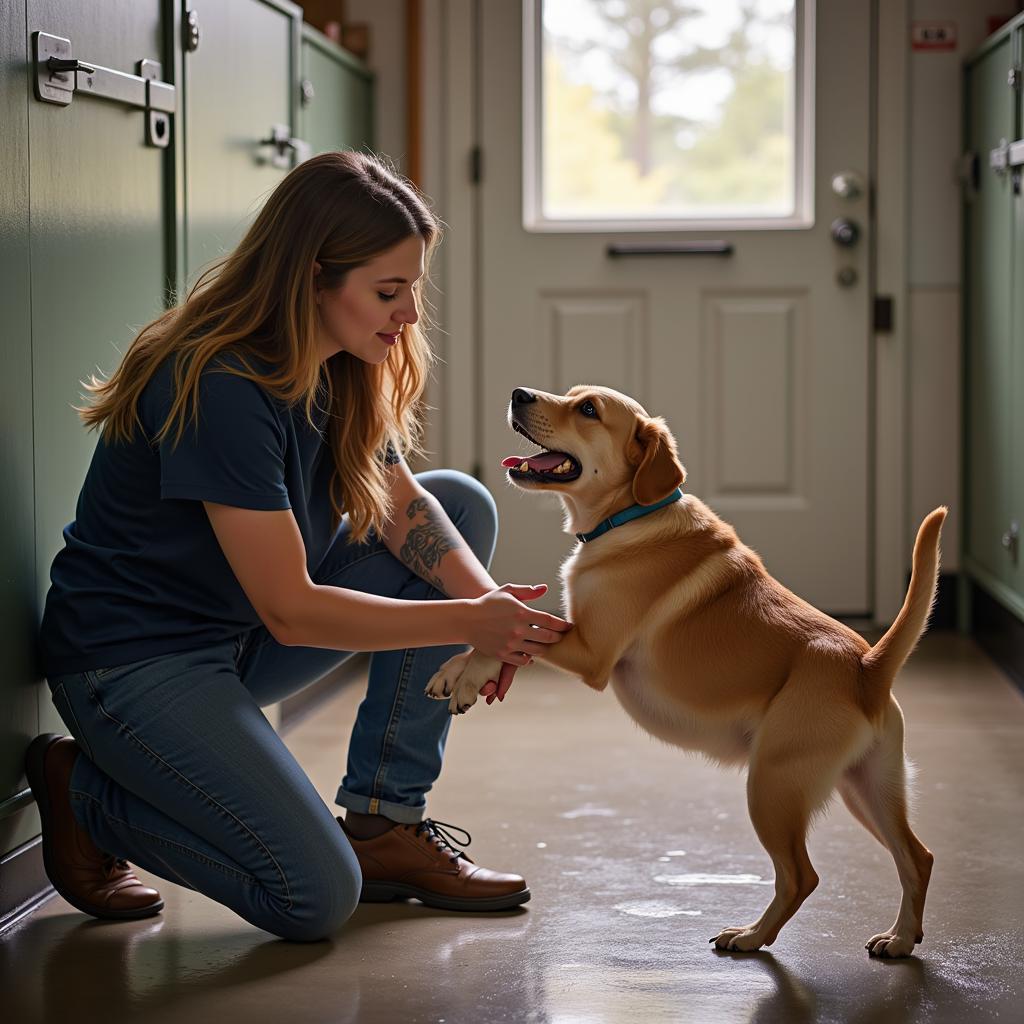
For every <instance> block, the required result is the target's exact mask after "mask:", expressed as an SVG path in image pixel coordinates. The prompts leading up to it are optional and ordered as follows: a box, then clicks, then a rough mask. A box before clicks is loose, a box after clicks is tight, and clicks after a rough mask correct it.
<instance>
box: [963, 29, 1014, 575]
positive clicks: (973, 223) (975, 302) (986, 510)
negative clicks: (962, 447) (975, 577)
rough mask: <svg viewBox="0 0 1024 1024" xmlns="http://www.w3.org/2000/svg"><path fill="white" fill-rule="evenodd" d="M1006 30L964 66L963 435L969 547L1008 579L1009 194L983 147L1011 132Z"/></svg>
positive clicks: (1010, 456)
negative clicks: (974, 167)
mask: <svg viewBox="0 0 1024 1024" xmlns="http://www.w3.org/2000/svg"><path fill="white" fill-rule="evenodd" d="M1011 63H1012V61H1011V43H1010V37H1009V36H1007V37H1006V38H1004V40H1003V41H1002V42H1001V43H1000V44H999V45H997V46H995V47H994V48H993V49H991V50H989V51H988V52H987V53H986V54H985V55H984V56H983V57H981V58H980V59H979V60H978V61H977V62H976V63H975V64H974V65H973V66H972V67H971V68H970V70H969V72H968V75H967V82H966V85H967V88H966V97H965V103H966V110H967V118H968V120H967V123H968V126H969V127H968V131H969V133H970V134H969V137H968V149H969V150H971V151H973V152H976V153H977V154H978V159H979V173H978V189H977V192H976V194H975V195H974V196H973V198H972V201H971V202H970V203H969V205H968V206H967V210H966V216H965V223H964V230H965V234H966V237H965V239H964V245H965V251H966V253H967V268H966V276H967V293H968V295H967V310H968V316H967V331H968V346H967V353H968V354H967V377H968V395H967V401H968V407H969V415H968V437H967V452H966V459H965V470H966V474H967V477H968V480H967V481H966V484H967V487H966V493H967V494H968V495H969V502H970V504H969V508H968V510H967V549H968V553H969V554H970V555H971V557H973V558H974V559H976V560H977V562H978V563H979V564H980V565H981V566H982V567H983V568H984V569H986V570H987V571H988V572H990V573H992V574H993V576H995V577H996V578H997V579H999V580H1001V581H1002V582H1004V583H1008V582H1010V565H1009V559H1008V557H1007V553H1006V550H1005V549H1004V548H1003V546H1002V535H1003V533H1004V532H1005V531H1006V529H1007V527H1008V525H1009V521H1010V512H1011V509H1010V486H1011V481H1010V477H1009V475H1008V473H1007V467H1008V466H1012V465H1019V463H1016V462H1013V461H1012V459H1013V452H1012V448H1011V433H1010V417H1011V390H1010V389H1011V330H1010V312H1011V308H1012V297H1011V294H1010V282H1011V266H1012V264H1011V259H1012V226H1013V213H1014V206H1013V203H1014V199H1013V194H1012V187H1011V182H1010V175H1009V174H997V173H996V171H995V170H994V169H993V168H992V167H990V166H989V152H990V151H991V150H993V149H995V148H996V147H997V146H999V145H1000V140H1007V141H1009V139H1010V138H1011V133H1012V127H1013V91H1012V90H1011V89H1009V88H1007V85H1006V76H1007V70H1008V69H1009V67H1010V66H1011Z"/></svg>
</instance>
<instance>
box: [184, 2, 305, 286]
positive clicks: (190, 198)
mask: <svg viewBox="0 0 1024 1024" xmlns="http://www.w3.org/2000/svg"><path fill="white" fill-rule="evenodd" d="M185 6H186V7H189V8H192V7H195V8H196V9H197V10H198V13H199V28H200V42H199V48H198V49H197V50H195V51H193V52H187V53H186V54H185V87H184V94H185V96H184V98H185V128H186V134H187V143H186V149H185V196H186V199H185V203H186V216H187V226H186V238H187V242H186V245H187V260H186V268H187V269H186V273H187V276H188V280H189V283H190V284H192V283H194V281H195V278H196V276H197V273H198V272H199V270H200V269H201V268H202V267H203V266H204V265H206V264H207V263H209V262H211V261H212V260H215V259H217V258H219V257H220V256H222V255H225V254H226V253H228V252H230V251H231V250H232V249H234V247H235V246H236V245H237V244H238V242H239V241H240V240H241V238H242V236H243V235H244V234H245V232H246V231H247V230H248V228H249V226H250V224H251V223H252V221H253V219H254V218H255V216H256V213H257V212H258V210H259V208H260V205H261V204H262V201H263V200H264V199H265V198H266V196H267V195H268V194H269V193H270V192H271V191H272V190H273V188H274V187H275V186H276V185H277V184H278V182H279V181H280V180H281V179H282V178H283V177H284V176H285V174H287V173H288V169H289V168H290V166H291V159H292V158H291V156H290V154H287V153H286V154H285V156H286V160H287V164H286V166H275V164H274V163H272V162H271V161H272V160H273V158H275V157H276V156H277V151H276V150H275V148H274V147H273V146H272V145H262V146H261V145H260V142H261V140H264V139H269V138H270V137H271V129H272V127H273V126H274V125H281V126H283V127H284V128H285V129H286V130H287V134H288V135H289V136H293V135H295V134H296V132H295V131H294V128H295V125H294V123H293V118H292V109H293V108H292V90H291V79H292V75H293V61H294V59H295V56H294V55H295V54H296V53H297V51H298V42H297V40H298V31H299V25H300V23H301V15H302V12H301V11H300V10H299V8H297V7H295V6H294V5H292V4H287V3H284V2H281V0H274V2H270V0H217V2H216V3H209V2H207V3H201V4H200V3H191V2H189V3H186V5H185Z"/></svg>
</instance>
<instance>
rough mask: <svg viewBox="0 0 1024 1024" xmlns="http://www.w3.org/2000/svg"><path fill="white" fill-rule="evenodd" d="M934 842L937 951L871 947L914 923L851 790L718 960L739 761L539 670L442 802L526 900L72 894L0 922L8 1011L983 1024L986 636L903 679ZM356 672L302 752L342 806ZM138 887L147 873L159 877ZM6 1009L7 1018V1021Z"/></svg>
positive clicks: (562, 1021)
mask: <svg viewBox="0 0 1024 1024" xmlns="http://www.w3.org/2000/svg"><path fill="white" fill-rule="evenodd" d="M897 694H898V696H899V699H900V701H901V703H902V705H903V708H904V711H905V713H906V717H907V723H908V739H907V743H908V750H909V753H910V756H911V757H912V758H913V759H914V760H915V761H916V763H917V765H918V768H919V770H920V775H919V778H918V783H917V800H916V811H915V812H914V813H913V815H912V821H913V823H914V825H915V828H916V830H917V832H918V834H919V835H920V836H921V838H922V840H923V841H924V842H925V844H926V845H928V846H929V847H930V848H931V849H932V851H933V852H934V853H935V858H936V860H935V871H934V874H933V876H932V885H931V890H930V892H929V897H928V907H927V911H926V915H925V942H924V944H923V945H922V946H919V947H918V953H919V955H918V956H917V957H914V958H911V959H909V960H907V961H902V962H882V961H877V960H870V959H869V958H868V955H867V953H866V951H865V950H864V942H865V941H866V940H867V939H868V938H869V937H870V936H871V935H872V934H874V933H875V932H877V931H881V930H882V929H884V928H887V927H888V926H889V925H890V924H891V923H892V920H893V919H894V917H895V911H896V907H897V903H898V900H899V887H898V883H897V880H896V871H895V868H894V866H893V863H892V860H891V859H890V858H889V856H888V854H886V853H885V852H884V851H883V850H882V848H881V847H880V846H879V845H878V844H877V843H876V842H875V841H874V840H873V839H872V838H871V837H870V836H868V834H867V833H866V832H864V831H863V829H862V828H861V827H860V826H859V825H858V824H856V823H855V822H854V821H853V819H852V818H851V817H850V815H849V814H848V812H847V811H846V809H845V808H844V807H843V806H842V804H841V802H838V801H837V802H836V803H835V804H833V806H832V808H831V809H830V812H829V814H828V816H827V817H826V818H825V820H824V821H823V822H821V823H820V824H819V825H818V827H817V828H816V830H815V832H814V833H813V835H812V836H811V840H810V852H811V858H812V860H813V862H814V864H815V867H816V868H817V870H818V873H819V874H820V875H821V884H820V886H819V887H818V889H817V891H816V892H815V893H814V894H813V895H812V896H811V897H810V899H808V900H807V902H806V903H805V904H804V906H803V908H802V909H801V910H800V912H799V913H798V914H797V915H796V917H795V918H794V919H793V920H792V921H791V922H790V923H789V924H788V925H787V926H786V928H785V929H784V930H783V932H782V934H781V935H780V937H779V940H778V942H776V944H775V946H774V947H772V949H771V951H762V952H759V953H755V954H725V953H716V952H715V951H714V950H713V948H712V947H711V946H709V945H708V939H709V937H711V936H712V935H714V934H716V933H717V932H718V930H719V928H720V927H722V926H724V925H731V924H741V923H744V922H746V921H749V920H753V919H754V918H756V917H757V916H758V915H759V914H760V912H761V910H762V909H763V907H764V906H765V905H766V904H767V902H768V900H769V898H770V888H769V884H770V881H771V879H772V868H771V864H770V862H769V860H768V858H767V856H766V855H765V853H764V851H763V850H762V848H761V846H760V844H759V843H758V841H757V838H756V836H755V835H754V832H753V829H752V828H751V825H750V822H749V820H748V818H747V814H746V807H745V797H744V785H743V779H742V777H741V776H739V775H737V774H736V773H734V772H725V771H722V770H720V769H716V768H712V767H709V766H707V765H705V764H703V763H702V762H701V761H699V760H698V759H696V758H695V757H694V756H692V755H686V754H684V753H682V752H680V751H677V750H674V749H672V748H669V747H667V746H664V745H662V744H659V743H657V742H655V741H653V740H651V739H649V738H648V737H647V736H646V735H644V734H643V733H641V732H640V731H639V729H637V728H636V727H635V726H634V725H633V724H632V723H631V721H629V720H628V719H627V718H626V717H625V715H624V713H623V712H622V711H621V709H620V708H619V707H618V704H617V703H616V701H615V699H614V697H613V696H612V694H611V691H607V692H605V693H604V694H596V693H594V692H592V691H590V690H588V689H586V688H585V687H584V686H582V685H581V684H574V683H573V682H572V681H571V680H570V679H569V678H568V677H567V676H563V675H561V674H558V673H555V672H552V671H550V670H545V669H543V668H536V667H535V668H533V669H530V670H527V671H525V672H523V673H521V674H520V676H519V677H518V678H517V680H516V683H515V685H514V687H513V689H512V692H511V694H510V696H509V698H508V699H507V700H506V701H505V703H504V704H503V705H493V706H491V707H486V706H485V705H478V706H477V707H475V708H474V709H473V710H472V711H471V712H470V713H469V714H468V715H466V716H465V717H464V718H462V719H460V720H457V721H456V723H455V727H454V729H453V732H452V737H451V740H450V742H449V746H448V754H447V757H446V764H445V771H444V774H443V775H442V778H441V780H440V782H439V783H438V785H437V787H436V788H435V792H434V794H433V795H432V800H431V804H430V813H431V815H432V816H434V817H436V818H438V819H440V820H442V821H450V822H454V823H456V824H458V825H461V826H464V827H466V828H468V829H469V831H470V832H471V833H473V836H474V842H473V844H472V847H471V849H470V851H469V852H470V853H471V855H473V856H474V857H475V858H476V859H477V861H478V863H482V864H486V865H487V866H490V867H493V868H496V869H506V870H515V871H519V872H522V873H523V874H524V875H525V876H526V878H527V880H528V882H529V884H530V886H531V888H532V890H533V899H532V900H531V901H530V902H529V903H528V904H526V906H525V907H523V908H520V909H518V910H517V911H514V912H510V913H504V914H492V915H468V914H456V913H449V912H445V911H437V910H431V909H428V908H426V907H424V906H422V905H421V904H419V903H416V902H409V903H404V904H392V905H386V906H363V907H360V908H359V910H358V911H357V913H356V915H355V916H354V917H353V918H352V920H351V921H350V923H349V925H348V927H347V928H346V930H344V931H343V932H342V933H340V934H339V935H338V936H337V937H336V938H335V939H334V940H332V941H328V942H322V943H316V944H311V945H296V944H291V943H287V942H282V941H280V940H276V939H273V938H272V937H270V936H269V935H267V934H266V933H263V932H260V931H258V930H257V929H255V928H253V927H251V926H249V925H248V924H246V923H245V922H243V921H241V920H240V919H239V918H237V917H235V916H234V915H233V914H232V913H231V912H230V911H228V910H226V909H225V908H223V907H220V906H219V905H217V904H215V903H213V902H211V901H209V900H207V899H205V898H204V897H202V896H199V895H198V894H196V893H193V892H190V891H187V890H184V889H181V888H178V887H176V886H174V885H172V884H170V883H168V882H164V881H162V880H160V879H156V880H155V881H154V882H153V884H156V885H157V886H158V888H159V889H160V890H161V892H162V893H163V896H164V899H165V901H166V904H167V906H166V909H165V910H164V912H163V914H162V915H160V916H159V917H157V918H156V919H150V920H149V921H140V922H126V923H108V922H98V921H95V920H92V919H90V918H87V917H85V916H83V915H82V914H79V913H78V912H76V911H75V910H73V909H72V908H70V907H69V906H68V905H67V904H66V903H64V901H63V900H61V899H60V898H54V899H52V900H51V901H50V902H49V903H47V904H46V905H45V907H44V908H42V909H41V910H40V911H39V912H37V913H36V914H35V915H34V916H33V917H31V918H30V919H29V920H27V921H25V922H24V923H22V924H20V925H19V926H17V928H16V929H14V930H13V931H9V932H8V933H7V934H5V935H4V936H3V937H2V939H0V992H2V993H3V1006H4V1011H3V1017H4V1019H5V1020H8V1021H12V1022H13V1021H18V1022H28V1021H65V1020H73V1021H90V1022H91V1021H102V1022H116V1024H121V1022H125V1021H132V1020H140V1021H141V1020H144V1021H146V1022H147V1024H161V1022H172V1021H173V1022H181V1021H185V1022H188V1024H205V1022H208V1021H209V1022H217V1024H227V1022H230V1021H234V1020H241V1019H244V1020H246V1021H247V1022H253V1021H275V1022H277V1021H286V1022H296V1024H297V1022H306V1021H332V1022H355V1021H359V1022H378V1021H379V1022H389V1024H390V1022H398V1021H402V1022H406V1021H408V1022H415V1021H423V1022H428V1021H429V1022H435V1024H462V1022H471V1024H489V1022H492V1021H539V1022H550V1024H634V1022H640V1021H643V1022H644V1024H656V1022H663V1021H673V1022H689V1021H694V1022H705V1021H712V1020H714V1021H718V1022H731V1021H756V1022H775V1021H779V1022H783V1021H784V1022H786V1024H802V1022H810V1021H823V1022H824V1021H862V1022H865V1024H868V1022H870V1024H886V1022H889V1021H893V1022H895V1021H899V1022H901V1024H905V1022H911V1021H928V1022H929V1024H940V1022H946V1021H949V1022H957V1024H962V1022H974V1021H984V1020H989V1019H994V1018H998V1017H1001V1018H1002V1019H1004V1020H1007V1019H1010V1020H1013V1019H1016V1020H1019V1019H1021V1018H1020V1012H1021V1011H1020V1005H1021V1003H1020V1000H1021V998H1022V996H1024V984H1022V982H1024V967H1022V961H1021V949H1022V948H1024V926H1022V919H1024V915H1022V910H1024V865H1022V859H1021V845H1022V844H1021V839H1022V835H1024V827H1022V822H1024V700H1022V698H1021V695H1020V694H1019V692H1018V691H1016V690H1015V689H1014V688H1013V687H1012V686H1011V685H1010V683H1009V682H1007V680H1006V679H1005V677H1004V676H1003V675H1002V674H1001V673H1000V672H999V671H998V669H997V668H995V666H994V665H993V664H992V663H991V662H990V661H989V660H988V659H987V658H986V657H985V656H984V655H983V654H981V653H980V652H979V651H978V650H977V648H976V647H975V646H974V645H973V644H972V643H971V642H970V641H969V640H966V639H964V638H962V637H959V636H957V635H954V634H936V635H933V636H930V637H926V638H925V640H924V641H923V642H922V645H921V647H920V648H919V649H918V651H917V652H916V653H915V655H914V656H913V657H912V658H911V661H910V663H909V664H908V666H907V668H906V669H905V670H904V673H903V675H902V677H901V679H900V682H899V684H898V688H897ZM359 699H360V693H359V692H358V688H356V687H352V688H350V689H348V690H347V691H346V692H344V693H342V694H341V695H339V696H338V697H337V698H335V699H334V700H333V701H332V702H331V703H330V705H329V706H327V707H325V708H324V709H323V710H322V711H320V712H318V713H317V714H315V715H314V716H312V717H311V718H310V719H309V720H307V721H306V722H304V723H302V724H301V725H299V726H298V727H296V729H295V730H294V731H293V732H292V733H291V734H290V735H289V736H288V743H289V745H290V746H291V748H292V749H293V751H294V752H295V754H296V756H297V758H298V759H299V761H300V762H301V763H302V764H303V765H304V766H305V767H306V769H307V771H308V772H309V775H310V777H311V778H312V779H313V781H314V783H315V784H316V785H317V786H318V788H319V790H320V792H321V794H323V795H324V796H325V798H327V799H328V800H329V798H330V795H331V794H332V793H333V792H334V789H335V787H336V785H337V783H338V779H339V776H340V774H341V771H342V768H343V763H344V748H345V741H346V738H347V736H348V732H349V729H350V727H351V723H352V720H353V716H354V713H355V708H356V705H357V703H358V701H359ZM140 874H142V875H143V877H144V878H147V879H148V878H149V877H150V876H147V875H145V874H144V873H142V872H140ZM12 1011H13V1012H12Z"/></svg>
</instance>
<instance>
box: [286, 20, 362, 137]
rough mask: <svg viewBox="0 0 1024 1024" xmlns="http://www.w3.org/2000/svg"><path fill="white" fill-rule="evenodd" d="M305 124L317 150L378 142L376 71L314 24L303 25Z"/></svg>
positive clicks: (302, 130) (301, 119)
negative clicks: (367, 67)
mask: <svg viewBox="0 0 1024 1024" xmlns="http://www.w3.org/2000/svg"><path fill="white" fill-rule="evenodd" d="M299 95H300V97H301V101H302V107H301V110H300V117H299V125H300V134H301V136H302V139H303V141H304V142H306V143H308V144H309V152H310V154H311V155H313V154H316V153H327V152H330V151H332V150H336V149H363V148H365V147H372V145H373V138H372V136H373V124H372V120H373V75H372V74H371V73H370V72H369V71H368V70H367V69H366V68H365V67H363V65H362V64H360V63H359V61H357V60H356V59H355V57H353V56H352V55H351V54H350V53H347V52H346V51H345V50H343V49H342V48H341V47H340V46H337V45H336V44H335V43H332V42H331V41H330V40H329V39H327V38H326V37H325V36H324V35H322V34H321V33H320V32H319V31H317V29H315V28H313V27H312V26H311V25H303V26H302V82H301V86H300V92H299Z"/></svg>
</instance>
